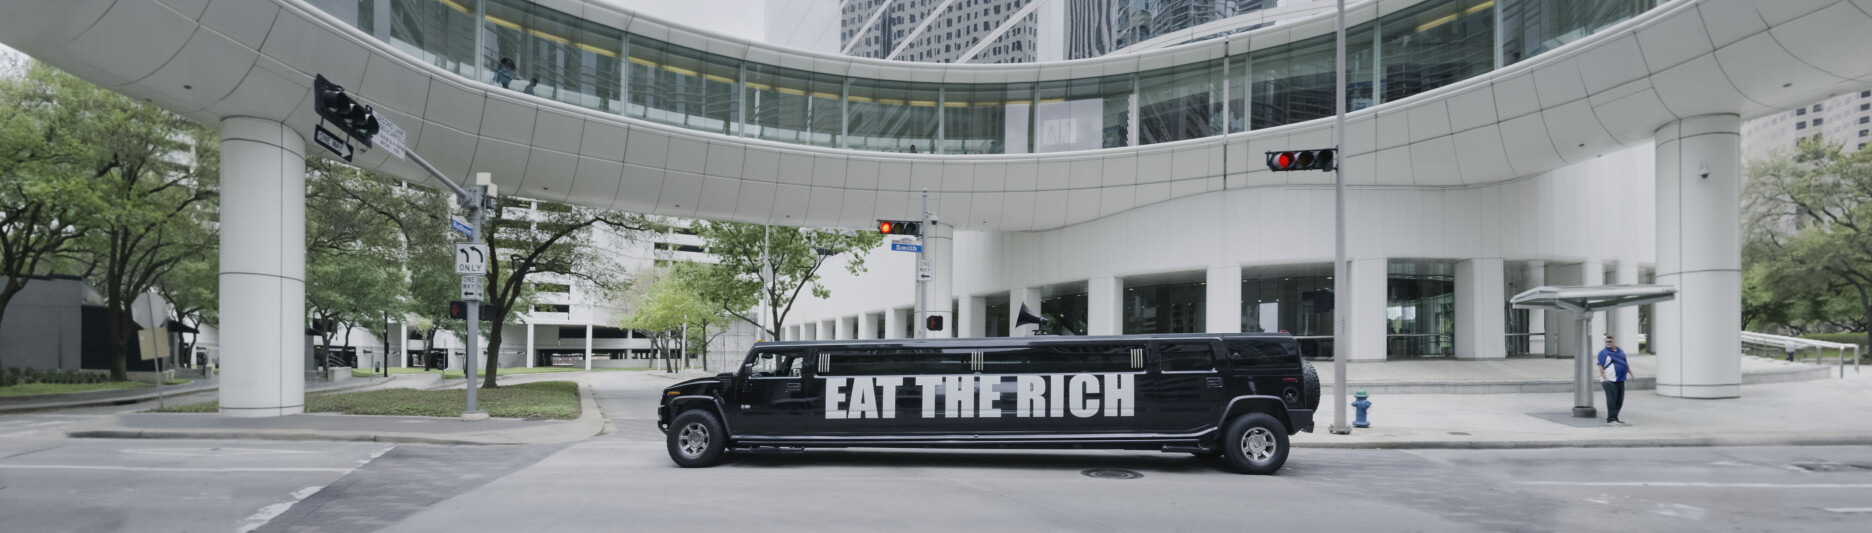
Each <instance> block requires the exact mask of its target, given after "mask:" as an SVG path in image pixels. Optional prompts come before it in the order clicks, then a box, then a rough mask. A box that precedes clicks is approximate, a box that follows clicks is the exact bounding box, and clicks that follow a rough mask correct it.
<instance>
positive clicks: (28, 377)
mask: <svg viewBox="0 0 1872 533" xmlns="http://www.w3.org/2000/svg"><path fill="white" fill-rule="evenodd" d="M109 380H110V375H108V374H104V373H102V372H85V371H83V370H68V369H63V368H55V369H50V370H44V369H38V368H8V369H6V371H5V372H0V387H9V386H13V385H31V384H34V383H103V382H105V381H109Z"/></svg>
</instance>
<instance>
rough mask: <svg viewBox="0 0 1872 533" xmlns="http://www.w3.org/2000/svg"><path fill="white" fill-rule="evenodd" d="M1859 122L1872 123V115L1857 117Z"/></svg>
mask: <svg viewBox="0 0 1872 533" xmlns="http://www.w3.org/2000/svg"><path fill="white" fill-rule="evenodd" d="M1859 123H1860V124H1866V123H1872V117H1859Z"/></svg>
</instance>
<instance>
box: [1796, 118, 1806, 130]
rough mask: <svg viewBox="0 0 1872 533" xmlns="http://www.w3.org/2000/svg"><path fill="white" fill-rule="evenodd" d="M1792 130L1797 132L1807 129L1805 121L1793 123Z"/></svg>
mask: <svg viewBox="0 0 1872 533" xmlns="http://www.w3.org/2000/svg"><path fill="white" fill-rule="evenodd" d="M1794 129H1797V130H1804V129H1807V121H1805V120H1803V121H1800V122H1796V123H1794Z"/></svg>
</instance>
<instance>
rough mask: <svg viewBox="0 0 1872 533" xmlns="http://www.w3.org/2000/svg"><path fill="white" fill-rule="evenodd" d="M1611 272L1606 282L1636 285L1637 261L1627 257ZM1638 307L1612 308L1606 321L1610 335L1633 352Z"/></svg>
mask: <svg viewBox="0 0 1872 533" xmlns="http://www.w3.org/2000/svg"><path fill="white" fill-rule="evenodd" d="M1612 274H1613V276H1612V279H1610V280H1607V282H1608V283H1612V284H1616V285H1637V284H1638V262H1636V261H1632V260H1629V259H1626V260H1621V261H1619V262H1618V265H1617V266H1616V267H1615V268H1614V269H1613V272H1612ZM1638 307H1639V306H1635V305H1634V306H1630V307H1620V308H1618V309H1613V310H1612V312H1611V313H1612V317H1611V320H1609V321H1608V322H1610V324H1608V327H1610V328H1611V331H1612V336H1613V337H1617V338H1618V343H1619V346H1620V347H1623V348H1624V349H1625V351H1628V352H1633V353H1636V352H1637V351H1638Z"/></svg>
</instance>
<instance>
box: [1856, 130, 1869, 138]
mask: <svg viewBox="0 0 1872 533" xmlns="http://www.w3.org/2000/svg"><path fill="white" fill-rule="evenodd" d="M1869 133H1872V130H1859V136H1860V137H1864V136H1866V134H1869Z"/></svg>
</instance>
